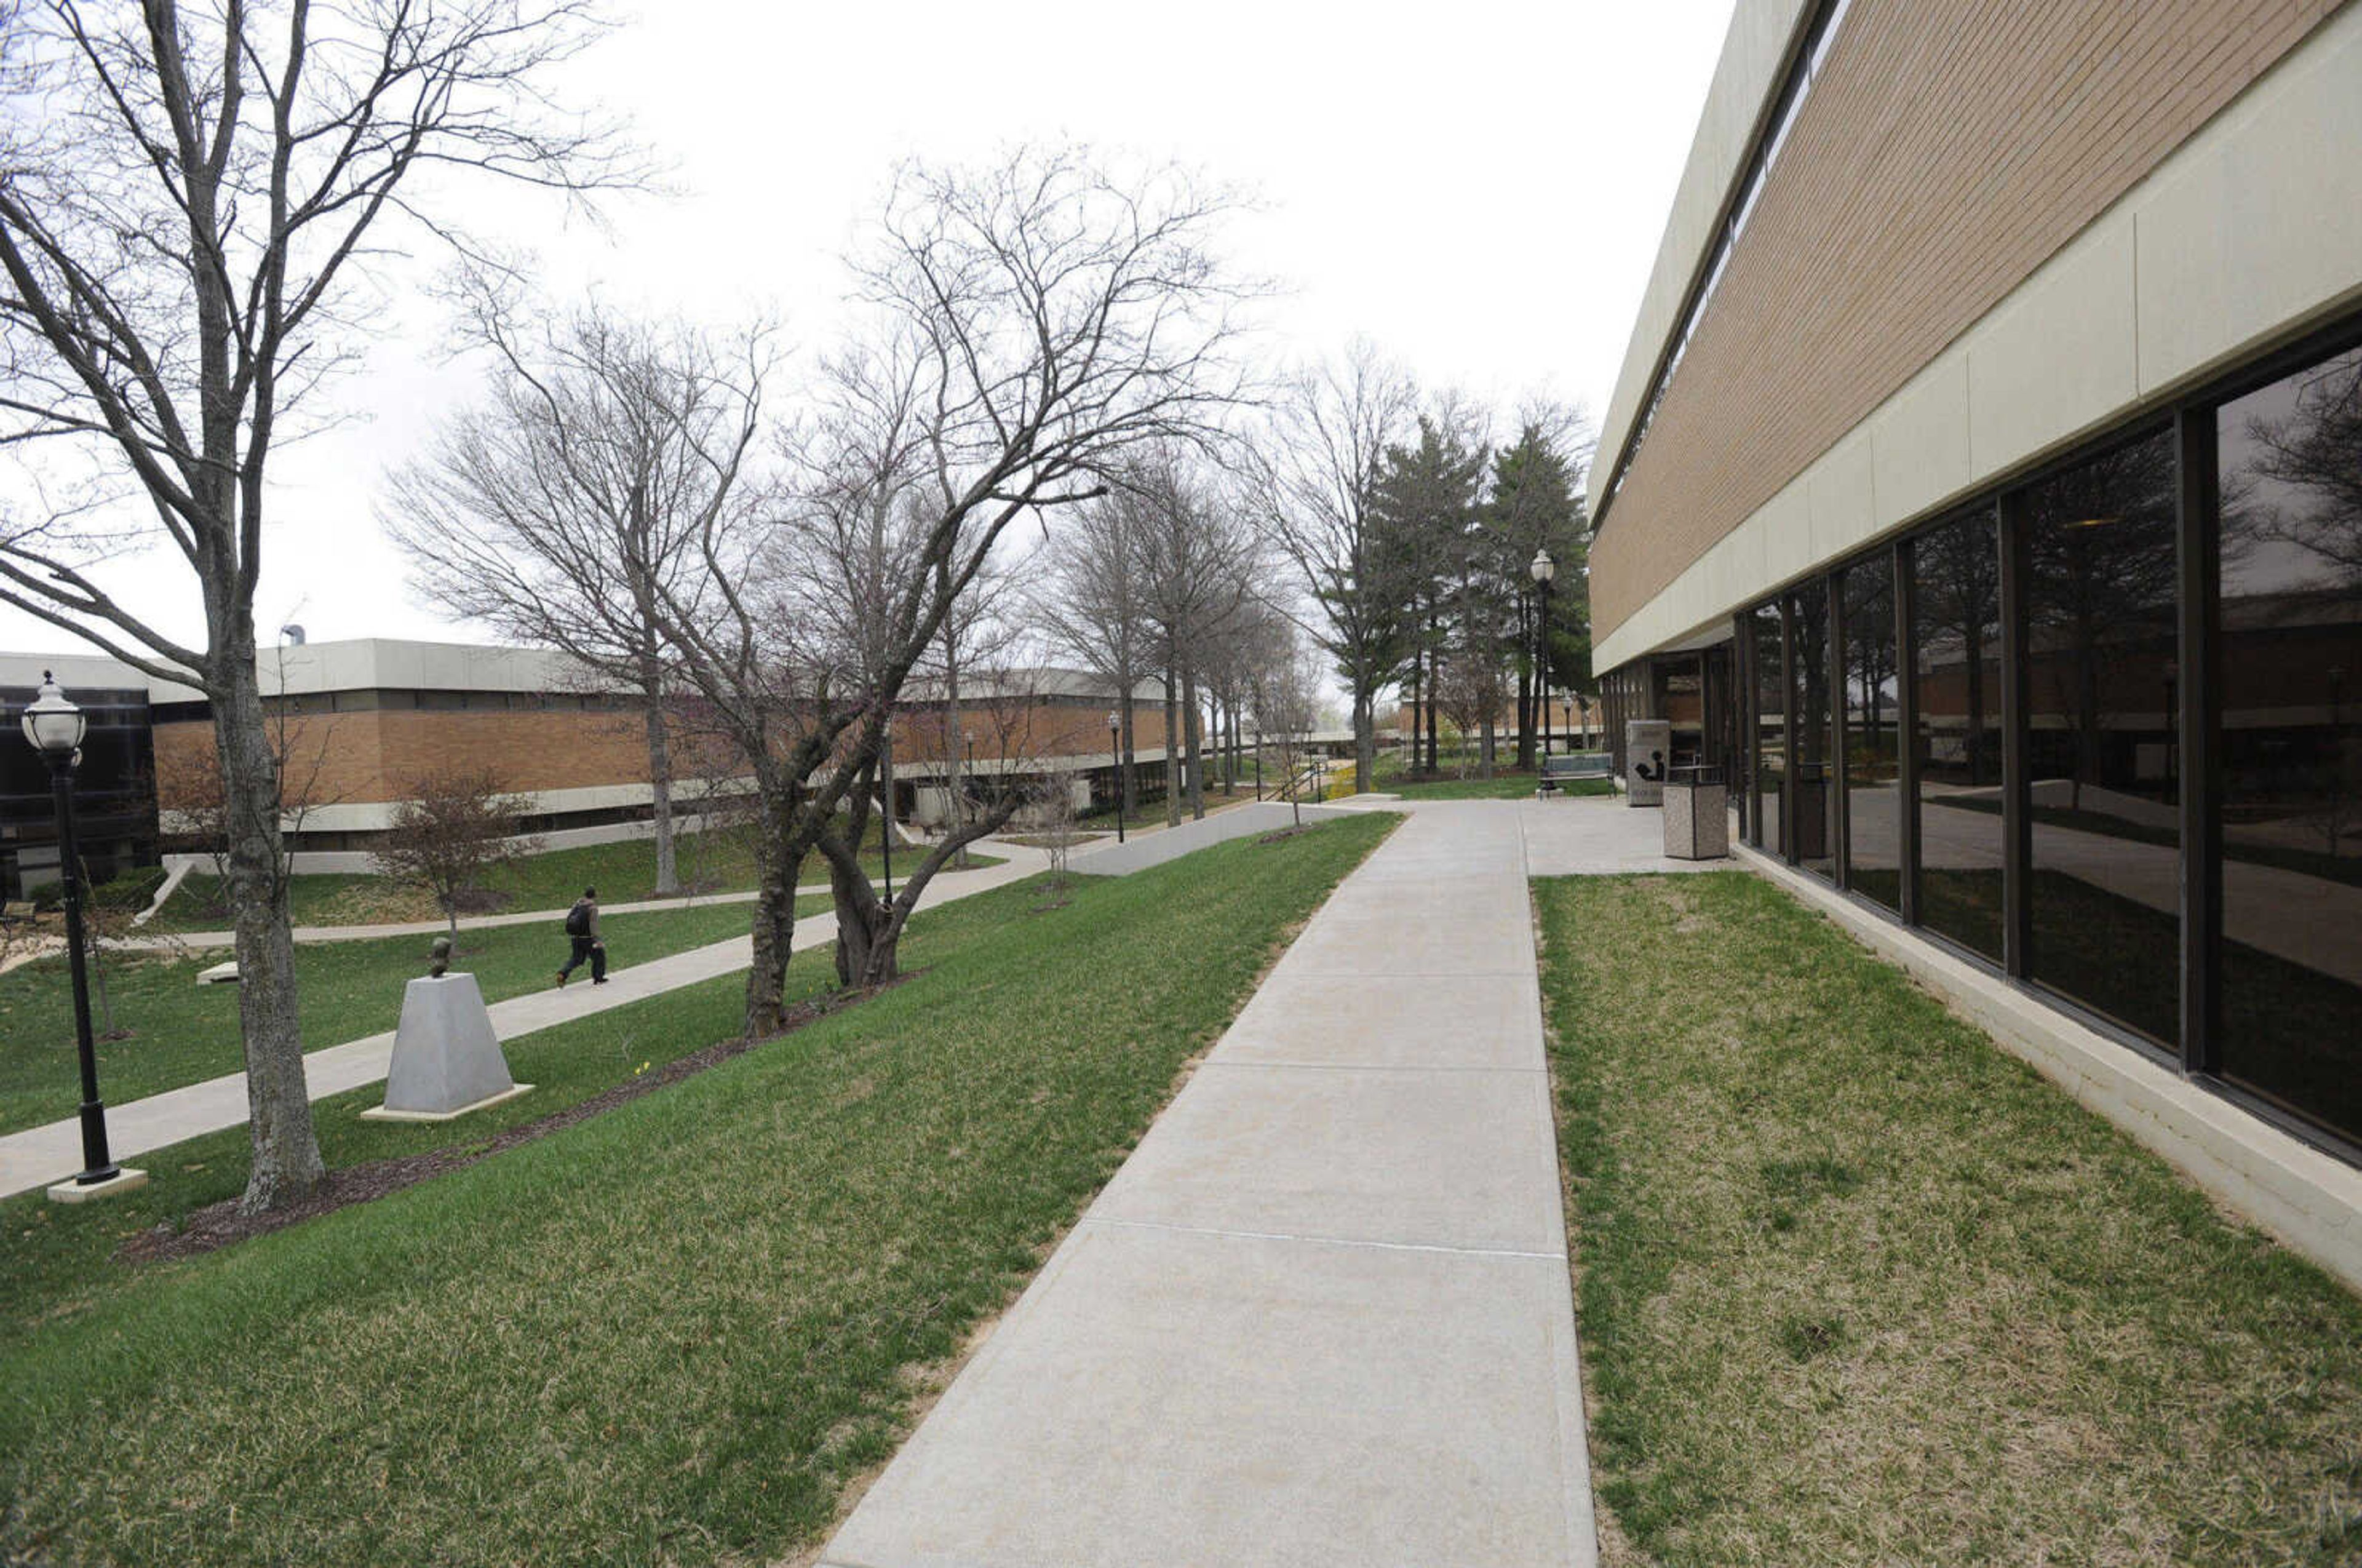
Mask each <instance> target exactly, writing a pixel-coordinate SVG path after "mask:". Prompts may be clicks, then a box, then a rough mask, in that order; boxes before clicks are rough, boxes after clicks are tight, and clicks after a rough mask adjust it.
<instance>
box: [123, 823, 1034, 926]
mask: <svg viewBox="0 0 2362 1568" xmlns="http://www.w3.org/2000/svg"><path fill="white" fill-rule="evenodd" d="M676 843H677V845H678V849H677V854H676V860H675V869H676V871H677V873H678V874H679V878H680V881H681V884H682V886H683V887H684V888H686V889H689V890H690V891H692V892H699V893H736V892H746V891H750V890H752V889H753V888H754V887H755V885H756V878H755V857H754V852H753V850H752V849H751V848H750V847H749V846H748V845H747V842H746V840H745V837H744V836H743V835H742V834H713V835H712V836H711V837H710V838H709V837H708V836H707V835H706V834H681V835H680V836H679V839H678V840H677V841H676ZM925 853H926V851H925V849H923V848H922V847H921V846H918V845H911V846H910V847H908V848H898V849H897V851H896V854H895V874H896V876H897V877H898V878H899V877H900V874H901V871H902V868H903V867H905V866H906V865H907V866H916V865H917V864H918V863H919V857H920V856H923V855H924V854H925ZM904 856H909V857H910V858H909V859H908V860H907V861H906V860H905V859H904V858H903V857H904ZM968 858H969V863H970V864H971V865H974V866H998V865H999V864H1000V862H999V860H998V859H997V858H995V857H993V856H988V855H971V856H969V857H968ZM862 865H863V866H864V867H866V868H867V869H868V871H869V874H870V875H871V876H872V877H876V876H877V875H878V874H879V871H880V868H881V866H882V861H881V858H880V856H879V854H878V851H877V828H876V827H875V826H873V827H872V829H871V831H870V837H869V846H868V849H867V851H866V853H865V854H864V855H863V856H862ZM656 877H657V846H656V842H655V840H653V839H645V838H639V839H621V840H618V841H616V842H615V843H613V844H590V845H579V846H577V847H575V848H572V849H551V850H545V851H543V852H542V853H541V854H539V855H531V856H525V857H524V859H521V860H518V861H515V862H513V863H512V864H510V865H508V866H503V867H499V868H497V869H496V870H494V871H493V872H492V873H491V875H490V877H489V878H487V882H486V885H487V887H488V889H490V890H491V892H492V893H493V894H495V895H496V896H497V902H498V904H499V907H500V908H501V909H503V910H554V909H564V908H566V907H567V906H568V904H571V903H572V902H573V901H574V900H576V899H578V898H579V897H581V895H582V889H585V888H596V889H599V901H600V902H601V903H602V904H623V903H633V902H636V901H638V900H643V899H646V898H650V897H652V896H653V893H652V891H651V889H654V887H655V885H656ZM802 880H803V881H805V882H807V883H821V882H825V881H827V880H828V866H827V863H826V862H825V861H823V860H822V859H821V858H820V857H819V856H817V855H815V856H811V857H809V858H808V859H806V861H805V862H804V868H803V873H802ZM287 897H288V910H289V914H290V917H291V918H292V921H293V922H294V923H295V924H297V925H370V924H375V923H378V922H392V921H417V920H435V919H438V918H439V911H436V908H435V903H434V900H432V899H430V898H428V897H427V896H426V895H425V893H422V892H419V891H417V890H415V889H406V888H403V887H401V886H399V885H397V884H394V883H392V882H389V881H387V880H386V879H385V878H382V877H375V876H368V875H363V874H360V873H345V872H306V873H304V875H302V876H299V877H295V878H292V879H291V880H290V882H289V884H288V892H287ZM228 924H229V917H228V915H227V912H226V910H225V909H224V907H223V905H222V902H221V885H220V882H219V879H218V878H215V877H212V876H210V875H206V874H204V873H201V872H194V871H193V872H191V873H190V874H189V875H188V877H187V878H185V879H184V880H183V881H182V884H181V886H180V887H179V888H178V889H174V891H173V894H172V896H171V899H170V900H167V901H166V903H165V905H164V907H163V908H162V909H160V910H159V911H157V912H156V915H155V918H154V919H152V920H150V921H149V922H148V923H147V925H145V926H144V927H142V928H140V929H141V931H142V932H143V933H158V934H169V933H174V932H189V931H221V930H226V929H227V928H228Z"/></svg>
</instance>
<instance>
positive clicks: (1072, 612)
mask: <svg viewBox="0 0 2362 1568" xmlns="http://www.w3.org/2000/svg"><path fill="white" fill-rule="evenodd" d="M1141 513H1142V497H1141V495H1140V493H1139V492H1138V491H1134V490H1131V489H1115V490H1111V491H1109V492H1108V493H1106V494H1105V495H1102V496H1099V497H1098V498H1097V499H1096V500H1094V501H1092V502H1089V503H1087V504H1086V505H1083V506H1080V507H1077V508H1076V509H1075V513H1074V514H1073V516H1072V517H1070V518H1069V519H1068V520H1067V522H1066V525H1065V527H1064V528H1062V529H1061V530H1060V531H1059V532H1058V533H1057V534H1056V535H1055V536H1053V537H1052V539H1051V541H1050V544H1049V547H1048V551H1047V560H1046V562H1045V568H1046V569H1045V570H1044V571H1043V573H1042V574H1040V576H1039V578H1038V579H1037V586H1036V587H1035V589H1034V591H1033V594H1032V614H1033V616H1034V618H1035V619H1036V621H1038V622H1039V623H1040V624H1041V625H1042V626H1043V628H1044V629H1045V630H1046V631H1047V632H1048V634H1049V636H1050V638H1051V641H1052V643H1053V644H1054V646H1057V647H1059V648H1062V649H1064V650H1065V652H1066V653H1067V654H1069V655H1071V656H1072V657H1075V658H1077V659H1079V660H1081V661H1082V663H1083V665H1084V666H1085V667H1086V668H1088V669H1089V670H1090V671H1091V672H1092V673H1093V674H1095V675H1098V676H1099V677H1100V678H1101V679H1104V680H1106V681H1107V682H1108V683H1109V685H1110V686H1111V687H1113V688H1114V690H1115V693H1116V708H1115V712H1116V729H1117V734H1116V736H1115V763H1116V775H1117V778H1118V779H1119V781H1120V782H1119V794H1118V799H1117V802H1116V809H1117V811H1118V812H1119V814H1120V815H1122V816H1126V817H1129V816H1131V813H1132V812H1135V811H1137V810H1138V809H1139V806H1140V789H1139V780H1138V778H1137V777H1136V775H1135V774H1134V772H1133V760H1132V759H1133V756H1134V755H1135V753H1136V751H1137V749H1138V741H1137V737H1136V734H1135V731H1134V719H1133V713H1132V707H1133V703H1134V701H1135V700H1136V698H1137V695H1138V692H1139V690H1140V681H1141V677H1142V675H1143V674H1144V673H1145V672H1146V670H1147V660H1148V657H1149V646H1150V639H1151V636H1152V635H1153V633H1152V630H1151V627H1150V625H1149V620H1148V613H1147V609H1146V607H1145V605H1144V604H1143V602H1142V593H1141V589H1140V581H1139V572H1138V569H1137V567H1138V561H1137V555H1136V552H1135V550H1134V549H1133V546H1132V541H1133V540H1135V539H1137V538H1139V537H1140V536H1142V534H1143V533H1144V532H1145V530H1146V527H1147V524H1146V521H1145V519H1144V518H1143V517H1142V514H1141Z"/></svg>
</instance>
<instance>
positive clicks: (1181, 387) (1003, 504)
mask: <svg viewBox="0 0 2362 1568" xmlns="http://www.w3.org/2000/svg"><path fill="white" fill-rule="evenodd" d="M1224 210H1225V203H1224V202H1223V200H1222V199H1221V198H1220V197H1219V196H1209V195H1208V194H1206V193H1203V192H1201V191H1199V190H1198V189H1197V188H1196V187H1195V186H1194V185H1193V184H1192V183H1191V182H1189V181H1188V180H1187V179H1186V178H1185V177H1183V176H1181V175H1179V174H1178V173H1176V172H1173V171H1164V172H1160V173H1152V174H1150V175H1147V176H1144V177H1142V178H1140V179H1137V180H1119V179H1117V178H1114V177H1112V176H1110V175H1109V174H1108V173H1107V172H1105V171H1102V170H1101V169H1100V168H1099V167H1098V166H1096V165H1095V164H1093V163H1092V162H1091V161H1090V160H1088V159H1087V157H1085V156H1084V155H1082V154H1080V153H1076V152H1050V153H1043V152H1034V151H1020V152H1018V153H1016V154H1014V155H1012V156H1011V157H1010V158H1009V159H1008V160H1004V161H1003V162H1001V163H1000V164H999V165H998V166H995V167H993V168H990V169H987V170H985V171H981V172H977V173H960V172H952V171H940V170H936V169H933V168H929V167H926V166H923V165H912V166H910V167H908V168H906V169H905V170H904V171H902V173H901V175H900V178H899V179H898V181H897V183H896V187H895V190H894V193H893V194H892V195H891V197H890V198H889V201H888V203H887V206H886V209H885V213H884V215H883V217H882V220H881V222H880V224H879V225H878V228H877V235H876V237H875V240H874V243H873V244H872V245H871V247H870V248H869V249H868V252H867V255H866V259H865V260H863V261H862V262H861V263H860V269H859V271H860V279H861V284H862V295H863V300H864V302H865V304H866V307H867V309H868V312H869V315H870V322H871V326H870V330H869V331H868V333H867V334H866V336H865V337H863V338H862V340H861V341H860V343H859V345H858V346H857V347H856V348H854V349H853V350H850V351H848V352H846V353H844V354H842V355H840V356H838V357H837V358H836V359H833V361H831V363H830V365H829V373H828V375H827V377H826V380H825V382H824V384H823V387H822V395H821V397H820V399H819V400H818V401H819V406H818V408H817V409H816V410H815V412H814V413H813V414H812V415H811V417H809V418H807V419H806V420H805V421H804V422H803V424H802V425H801V426H800V430H799V433H798V436H797V439H796V440H795V442H794V444H793V447H792V453H793V463H792V476H793V477H792V482H791V484H790V485H789V487H788V489H787V492H786V494H785V495H784V496H783V497H782V498H781V501H780V502H779V504H778V506H777V507H775V508H772V509H768V510H767V512H766V513H764V515H763V521H764V522H765V523H766V524H767V526H763V527H756V526H752V525H753V524H754V523H755V522H756V518H755V517H753V516H751V515H750V516H742V517H739V518H736V519H719V518H717V520H716V524H717V525H716V526H715V527H713V528H712V529H710V530H708V531H707V532H706V533H705V534H704V535H703V536H702V537H701V550H702V551H703V552H705V553H706V555H707V556H708V558H709V559H710V560H711V561H712V563H713V565H714V567H715V570H714V571H713V573H712V578H713V580H714V583H715V591H714V593H713V595H712V599H713V601H714V602H713V605H712V611H711V613H706V614H703V615H695V616H683V617H680V618H679V619H680V620H682V621H684V622H687V623H689V624H680V625H673V626H671V627H670V629H671V630H672V631H673V633H674V635H675V641H676V642H677V643H678V644H679V646H680V648H681V650H682V658H681V664H682V670H683V674H684V677H685V678H686V679H689V680H690V681H691V682H693V683H695V684H696V685H697V686H698V688H699V689H700V690H701V691H703V692H704V694H705V695H706V696H707V697H708V698H709V699H710V700H711V701H712V702H713V704H714V706H715V707H716V709H717V710H722V711H734V712H738V713H740V714H741V715H743V721H742V723H743V728H744V730H745V734H747V735H748V737H749V739H750V740H751V741H752V742H753V745H752V749H751V752H750V759H751V761H752V763H753V766H752V768H751V771H752V772H753V774H754V776H755V778H756V782H757V784H758V787H759V789H760V790H761V794H762V799H763V810H764V823H763V828H762V836H761V838H760V839H759V840H758V843H759V844H761V845H763V846H764V847H763V850H762V854H761V871H762V889H761V892H760V894H759V896H758V899H757V901H756V929H755V933H754V963H753V965H752V966H751V968H750V970H749V973H748V977H747V1015H746V1026H747V1029H748V1030H749V1032H755V1033H766V1032H773V1031H776V1030H777V1029H778V1026H779V1023H780V1021H781V1020H782V1018H783V1016H784V1002H783V999H782V987H783V985H784V982H785V977H786V964H787V957H788V952H789V938H790V937H791V935H792V933H793V930H794V923H795V901H794V898H793V891H794V882H795V876H796V873H797V871H798V869H799V868H800V866H801V865H802V862H803V860H804V858H805V856H807V855H808V854H809V853H810V852H811V849H812V847H813V846H814V845H815V844H816V843H817V842H818V841H819V839H820V836H821V834H822V833H823V832H824V831H826V830H827V828H828V826H829V824H830V822H831V819H832V818H833V816H834V815H835V814H836V812H838V810H839V809H840V808H841V807H843V806H844V804H845V802H846V800H847V797H848V796H849V795H851V794H852V793H854V792H855V790H856V789H858V790H862V791H864V792H866V790H867V789H868V788H869V787H870V786H871V784H872V783H873V782H874V780H875V778H876V775H877V760H878V755H879V751H880V749H881V746H882V743H883V738H884V734H885V728H886V724H887V721H888V717H889V714H890V713H891V712H892V711H893V709H894V706H895V704H896V703H897V702H898V701H900V698H901V695H902V691H903V687H904V684H905V682H906V681H907V680H908V679H909V678H910V675H911V670H912V669H913V668H915V667H916V666H917V665H918V664H919V662H920V660H921V659H922V657H924V656H925V654H926V652H927V650H928V648H929V646H930V645H931V644H933V642H934V641H935V639H936V638H937V637H938V635H940V633H941V630H942V626H943V623H944V617H945V616H946V615H947V614H949V613H951V610H952V607H953V605H954V603H955V602H956V600H957V598H958V596H959V595H960V593H961V592H962V591H965V590H966V587H967V585H968V584H969V583H970V582H971V581H973V580H974V579H975V578H976V576H977V573H978V572H979V571H981V570H982V569H983V568H984V564H985V562H986V561H987V559H988V558H990V556H991V554H992V552H993V548H994V547H995V546H996V545H997V544H998V543H999V540H1000V538H1001V536H1002V535H1003V534H1004V533H1005V532H1006V531H1007V530H1008V528H1009V526H1010V525H1011V524H1012V523H1014V522H1016V521H1017V520H1018V519H1020V518H1021V517H1029V516H1033V515H1036V514H1039V513H1048V512H1054V511H1058V510H1063V509H1064V508H1066V507H1069V506H1072V505H1075V504H1076V503H1077V502H1083V501H1087V500H1088V499H1090V498H1091V497H1093V496H1095V495H1097V494H1098V493H1100V492H1101V491H1102V490H1103V489H1104V488H1105V483H1106V481H1105V479H1104V477H1103V476H1105V475H1106V474H1107V473H1109V471H1111V470H1112V469H1114V468H1115V467H1116V466H1117V465H1119V464H1120V462H1121V461H1123V459H1124V458H1126V457H1127V456H1129V455H1130V454H1131V452H1133V451H1135V450H1137V449H1140V448H1142V447H1147V446H1149V445H1151V444H1153V443H1156V442H1160V441H1166V442H1169V441H1176V440H1188V439H1198V438H1209V437H1210V436H1212V434H1213V433H1214V430H1215V427H1216V426H1217V425H1218V424H1219V422H1220V417H1221V416H1222V415H1223V414H1224V413H1225V412H1226V411H1227V409H1228V408H1229V407H1231V405H1232V404H1233V403H1235V402H1236V401H1237V398H1238V393H1239V385H1240V383H1239V378H1238V377H1237V375H1236V374H1235V373H1234V372H1233V371H1231V370H1230V369H1229V368H1228V364H1227V359H1228V351H1229V348H1230V346H1231V341H1232V339H1233V337H1234V336H1235V329H1234V327H1233V325H1232V322H1231V314H1232V306H1233V305H1234V304H1235V303H1236V301H1237V299H1238V297H1239V295H1238V291H1236V290H1234V289H1233V288H1231V286H1229V285H1228V284H1227V283H1226V282H1225V281H1224V278H1223V276H1222V274H1221V272H1220V269H1219V267H1218V265H1217V263H1216V260H1215V259H1214V257H1213V255H1212V252H1211V250H1210V248H1209V242H1210V239H1211V233H1210V231H1211V229H1212V227H1213V226H1214V225H1215V223H1216V222H1217V221H1218V220H1219V218H1220V215H1221V214H1222V212H1223V211H1224ZM865 500H866V502H867V503H868V504H869V505H870V506H871V507H872V508H873V510H875V511H877V512H878V513H881V514H884V515H888V516H893V515H897V514H898V513H899V510H900V508H902V507H903V506H905V505H907V506H908V507H909V508H910V513H909V515H910V517H911V523H910V525H909V526H910V528H911V539H912V541H913V543H912V546H911V549H910V552H909V556H908V558H909V560H910V561H911V568H912V569H911V570H909V571H908V572H906V573H904V574H903V575H901V576H900V577H899V578H898V579H896V580H895V581H894V583H893V589H892V592H891V594H890V596H889V599H888V601H887V602H885V603H884V604H883V605H882V606H881V611H882V614H881V619H880V620H879V622H878V627H879V631H878V634H877V636H876V638H875V639H874V642H872V643H870V644H869V646H872V647H873V648H874V649H875V650H876V652H875V653H874V654H871V655H866V656H864V657H866V659H867V660H868V663H867V668H866V673H865V672H864V670H863V669H862V668H860V667H859V666H858V665H849V664H848V661H847V658H846V657H845V655H844V650H843V649H842V648H841V647H839V646H835V645H833V644H831V643H829V642H827V641H824V640H820V639H817V638H815V637H814V636H813V635H811V634H812V633H813V631H814V628H813V627H812V626H811V624H807V623H806V622H804V621H802V620H800V619H799V617H797V616H796V615H795V614H794V613H792V612H793V606H792V605H791V604H789V603H787V602H784V600H783V598H782V597H781V596H778V595H775V594H770V595H767V594H766V593H765V592H763V591H758V589H757V588H756V587H753V586H741V585H742V584H746V583H749V582H750V580H749V579H748V578H747V577H745V576H742V575H740V572H741V571H742V569H747V568H751V567H754V566H756V565H757V564H759V563H761V562H762V561H763V560H764V559H765V558H766V557H767V555H769V554H771V553H773V547H775V546H776V545H777V544H778V542H779V540H780V537H781V536H782V534H783V533H784V532H787V531H785V530H782V529H780V528H778V527H777V526H776V524H777V523H778V522H779V521H780V520H781V517H782V514H785V516H786V517H788V518H790V519H791V518H793V517H794V516H796V515H797V514H798V513H800V512H803V511H808V510H809V509H811V508H812V507H814V506H816V505H820V504H822V502H825V504H826V505H828V506H829V507H832V508H836V509H844V508H846V507H857V506H858V505H859V504H860V503H862V502H864V501H865ZM751 581H752V582H754V583H759V582H761V581H762V579H760V578H759V577H757V578H755V579H753V580H751ZM774 609H778V610H780V611H782V612H783V613H781V614H779V615H777V616H774V615H772V614H770V613H769V612H770V611H772V610H774ZM909 896H910V894H909V890H908V889H904V891H903V893H902V894H901V895H900V898H903V899H907V898H908V897H909Z"/></svg>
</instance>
